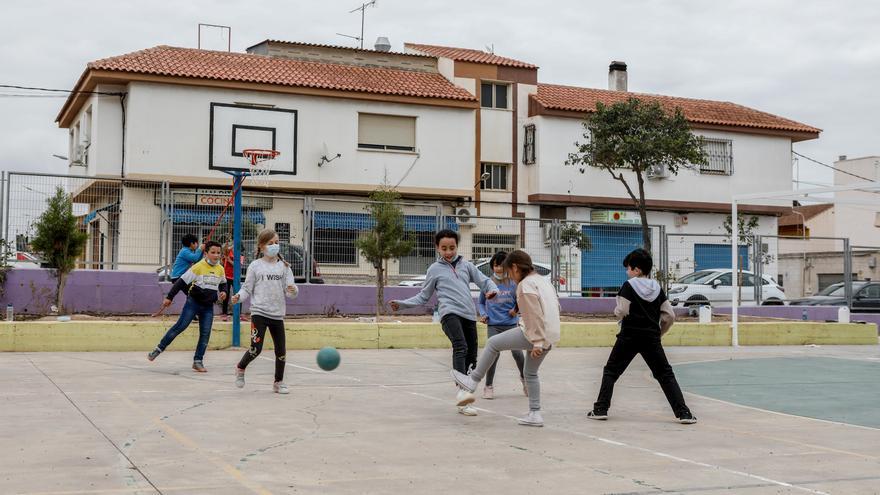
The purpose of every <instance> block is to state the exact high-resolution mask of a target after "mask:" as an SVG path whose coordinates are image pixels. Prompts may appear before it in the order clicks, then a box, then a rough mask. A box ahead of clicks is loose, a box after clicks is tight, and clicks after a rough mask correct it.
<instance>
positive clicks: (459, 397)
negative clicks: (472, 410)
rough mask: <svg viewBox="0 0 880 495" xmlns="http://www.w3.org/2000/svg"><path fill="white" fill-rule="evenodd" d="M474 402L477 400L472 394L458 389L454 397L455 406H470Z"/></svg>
mask: <svg viewBox="0 0 880 495" xmlns="http://www.w3.org/2000/svg"><path fill="white" fill-rule="evenodd" d="M475 400H477V398H476V397H474V393H473V392H468V391H467V390H463V389H459V391H458V393H457V394H456V395H455V405H456V406H458V407H463V406H466V405H468V404H471V403H473V402H474V401H475Z"/></svg>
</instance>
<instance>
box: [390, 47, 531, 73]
mask: <svg viewBox="0 0 880 495" xmlns="http://www.w3.org/2000/svg"><path fill="white" fill-rule="evenodd" d="M403 46H404V47H406V48H411V49H413V50H417V51H420V52H422V53H426V54H428V55H433V56H435V57H444V58H451V59H452V60H455V61H457V62H473V63H476V64H490V65H501V66H504V67H519V68H522V69H537V68H538V66H537V65H532V64H529V63H526V62H521V61H519V60H514V59H512V58H507V57H502V56H500V55H495V54H493V53H486V52H483V51H480V50H471V49H470V48H453V47H450V46H437V45H422V44H419V43H404V45H403Z"/></svg>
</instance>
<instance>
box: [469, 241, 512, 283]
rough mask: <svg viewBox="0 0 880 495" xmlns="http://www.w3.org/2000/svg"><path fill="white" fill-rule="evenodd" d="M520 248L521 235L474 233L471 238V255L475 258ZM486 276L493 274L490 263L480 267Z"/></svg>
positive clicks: (488, 256) (487, 256) (489, 256)
mask: <svg viewBox="0 0 880 495" xmlns="http://www.w3.org/2000/svg"><path fill="white" fill-rule="evenodd" d="M518 248H519V236H516V235H508V234H474V235H473V238H472V240H471V256H472V257H473V258H474V259H475V260H479V259H483V258H491V257H492V256H493V255H494V254H495V253H497V252H498V251H504V252H506V253H509V252H511V251H513V250H514V249H518ZM480 268H481V269H482V270H483V273H484V274H485V275H486V276H490V275H492V272H491V269H492V268H491V267H490V266H488V264H486V265H483V266H481V267H480Z"/></svg>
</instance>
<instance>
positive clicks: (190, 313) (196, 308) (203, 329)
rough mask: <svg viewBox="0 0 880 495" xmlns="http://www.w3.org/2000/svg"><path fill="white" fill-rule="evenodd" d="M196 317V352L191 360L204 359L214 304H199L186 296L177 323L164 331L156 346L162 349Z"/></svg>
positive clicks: (212, 319)
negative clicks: (197, 336) (197, 337)
mask: <svg viewBox="0 0 880 495" xmlns="http://www.w3.org/2000/svg"><path fill="white" fill-rule="evenodd" d="M196 317H198V320H199V342H198V344H196V353H195V355H194V356H193V360H194V361H201V360H202V359H204V358H205V351H207V350H208V341H209V340H210V338H211V324H212V323H213V322H214V305H213V304H200V303H198V302H196V301H195V300H194V299H193V298H191V297H187V298H186V304H184V305H183V310H182V311H181V312H180V317H178V318H177V323H175V324H174V325H173V326H172V327H171V328H169V329H168V331H167V332H165V336H164V337H162V340H161V341H159V345H158V346H156V347H158V348H159V350H160V351H164V350H165V348H167V347H168V346H169V345H171V342H173V341H174V339H175V338H177V336H178V335H180V333H181V332H183V331H184V330H186V327H188V326H189V324H190V323H192V321H193V320H194V319H196Z"/></svg>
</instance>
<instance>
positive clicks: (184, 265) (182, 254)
mask: <svg viewBox="0 0 880 495" xmlns="http://www.w3.org/2000/svg"><path fill="white" fill-rule="evenodd" d="M180 243H181V244H183V247H182V248H180V251H178V253H177V257H176V258H174V264H173V265H172V266H171V277H170V279H171V283H172V284H173V283H175V282H177V279H179V278H180V277H181V276H183V274H184V273H186V271H187V270H189V269H190V267H191V266H193V265H194V264H196V263H198V262H199V260H200V259H202V248H201V247H199V238H198V237H196V236H195V235H193V234H186V235H184V236H183V238H181V239H180Z"/></svg>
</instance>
